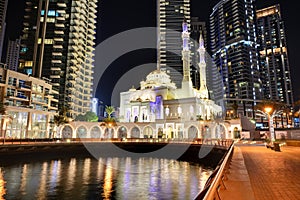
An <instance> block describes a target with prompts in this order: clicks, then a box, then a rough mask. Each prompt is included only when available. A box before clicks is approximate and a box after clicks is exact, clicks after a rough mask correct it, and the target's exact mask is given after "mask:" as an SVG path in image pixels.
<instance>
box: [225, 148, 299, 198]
mask: <svg viewBox="0 0 300 200" xmlns="http://www.w3.org/2000/svg"><path fill="white" fill-rule="evenodd" d="M227 178H228V179H227V180H225V181H224V184H225V187H226V189H221V190H220V198H221V199H222V200H229V199H230V200H239V199H241V200H252V199H255V200H269V199H270V200H298V199H299V200H300V147H291V146H281V151H280V152H278V151H274V150H271V149H269V148H266V147H265V146H264V145H263V144H241V143H236V144H235V147H234V153H233V157H232V161H231V163H230V166H229V170H228V171H227Z"/></svg>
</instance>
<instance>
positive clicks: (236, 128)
mask: <svg viewBox="0 0 300 200" xmlns="http://www.w3.org/2000/svg"><path fill="white" fill-rule="evenodd" d="M233 135H234V138H240V137H241V135H240V131H239V128H238V127H234V128H233Z"/></svg>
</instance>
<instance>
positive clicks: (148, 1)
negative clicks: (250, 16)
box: [6, 0, 300, 104]
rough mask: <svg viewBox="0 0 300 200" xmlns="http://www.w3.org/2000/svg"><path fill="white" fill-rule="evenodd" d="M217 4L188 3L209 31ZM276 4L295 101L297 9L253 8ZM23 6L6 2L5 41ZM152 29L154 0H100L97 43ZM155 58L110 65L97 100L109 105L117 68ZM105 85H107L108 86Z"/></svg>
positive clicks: (298, 92)
mask: <svg viewBox="0 0 300 200" xmlns="http://www.w3.org/2000/svg"><path fill="white" fill-rule="evenodd" d="M217 2H218V0H210V1H203V0H191V15H192V16H195V17H199V18H200V19H201V20H203V21H206V22H207V28H208V27H209V24H208V19H209V15H210V13H211V10H212V7H213V6H214V5H215V4H216V3H217ZM276 3H279V4H280V6H281V13H282V17H283V20H284V22H285V28H286V29H285V30H286V37H287V45H288V53H289V62H290V69H291V75H292V82H293V90H294V99H295V100H300V78H298V77H297V75H300V61H299V59H297V54H299V53H300V52H299V50H298V48H297V47H298V46H300V41H299V39H298V37H297V36H298V30H299V28H298V24H299V20H298V18H299V17H297V16H298V14H299V10H300V6H299V5H297V4H296V3H291V1H287V0H258V1H257V2H256V5H257V8H263V7H266V6H271V5H274V4H276ZM23 5H24V1H23V0H21V1H20V0H9V5H8V15H7V34H6V38H11V39H15V38H17V37H18V36H19V35H20V32H21V28H20V27H21V25H22V24H21V21H22V18H23V13H24V11H23V9H22V7H23ZM155 26H156V0H143V1H141V0H127V1H120V0H100V1H99V7H98V19H97V36H96V43H97V44H100V43H101V42H103V41H105V40H106V39H108V38H109V37H111V36H113V35H115V34H117V33H120V32H122V31H125V30H130V29H133V28H138V27H155ZM120 45H122V44H120ZM155 58H156V53H155V51H154V50H148V51H145V50H142V51H136V52H130V53H128V54H125V55H122V56H121V57H120V58H119V59H117V60H116V61H115V62H113V63H112V64H111V66H109V70H108V71H107V74H106V75H105V76H104V78H102V79H101V80H100V82H99V86H98V90H97V93H96V94H97V97H99V98H100V99H101V100H102V101H104V103H106V104H109V102H108V101H109V99H110V93H111V91H112V89H113V87H114V84H115V83H116V82H117V80H115V79H117V78H118V75H117V73H118V71H117V70H116V69H120V68H124V69H123V70H122V71H126V70H129V69H130V68H132V66H137V65H141V64H144V63H148V62H150V61H151V60H152V61H153V60H155ZM96 67H97V66H96ZM105 77H106V78H105ZM112 77H115V78H112ZM108 82H109V84H107V83H108ZM100 91H101V92H100Z"/></svg>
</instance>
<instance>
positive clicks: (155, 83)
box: [141, 70, 176, 90]
mask: <svg viewBox="0 0 300 200" xmlns="http://www.w3.org/2000/svg"><path fill="white" fill-rule="evenodd" d="M159 87H167V88H170V89H176V85H175V83H173V82H172V81H171V79H170V76H169V75H168V74H167V73H166V72H164V71H162V70H154V71H152V72H151V73H150V74H148V75H147V77H146V81H142V82H141V89H142V90H143V89H154V88H159Z"/></svg>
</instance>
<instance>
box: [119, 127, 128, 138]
mask: <svg viewBox="0 0 300 200" xmlns="http://www.w3.org/2000/svg"><path fill="white" fill-rule="evenodd" d="M117 137H118V138H127V128H126V127H125V126H121V127H120V128H119V129H118V136H117Z"/></svg>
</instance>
